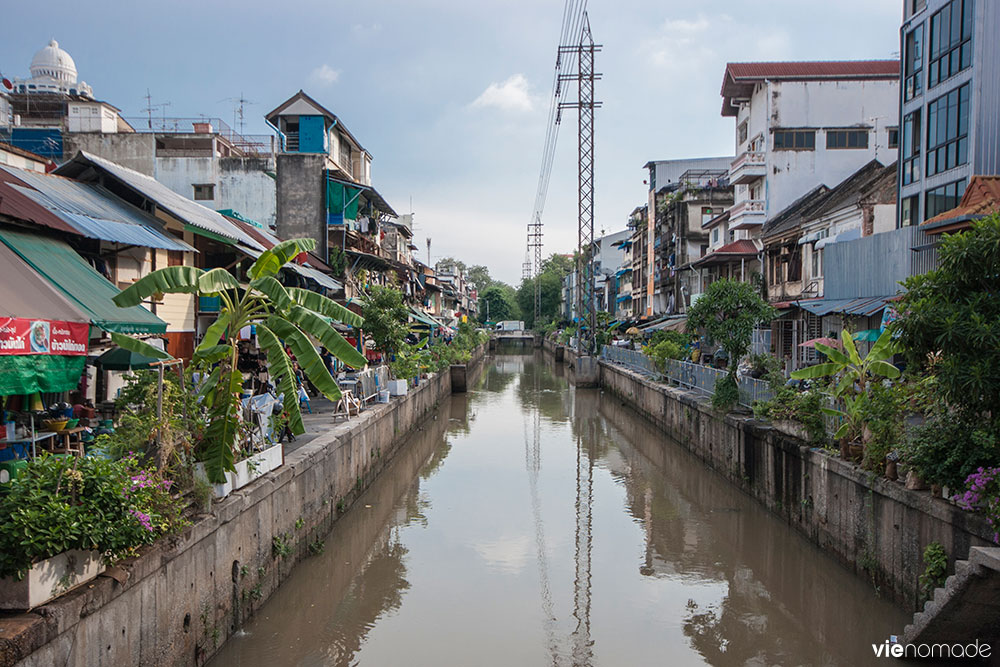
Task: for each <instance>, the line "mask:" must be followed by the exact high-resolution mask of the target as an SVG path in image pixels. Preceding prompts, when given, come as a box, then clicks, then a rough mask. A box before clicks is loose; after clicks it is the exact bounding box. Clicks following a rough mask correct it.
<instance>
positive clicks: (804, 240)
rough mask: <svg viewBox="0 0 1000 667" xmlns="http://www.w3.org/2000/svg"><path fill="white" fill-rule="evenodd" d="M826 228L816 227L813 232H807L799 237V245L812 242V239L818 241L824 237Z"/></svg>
mask: <svg viewBox="0 0 1000 667" xmlns="http://www.w3.org/2000/svg"><path fill="white" fill-rule="evenodd" d="M827 232H828V230H826V229H817V230H816V231H815V232H809V233H808V234H806V235H805V236H803V237H802V238H800V239H799V245H805V244H807V243H812V242H813V241H819V240H820V239H823V238H826V235H827Z"/></svg>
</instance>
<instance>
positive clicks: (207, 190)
mask: <svg viewBox="0 0 1000 667" xmlns="http://www.w3.org/2000/svg"><path fill="white" fill-rule="evenodd" d="M208 199H215V185H214V184H213V183H201V184H195V186H194V200H195V201H206V200H208Z"/></svg>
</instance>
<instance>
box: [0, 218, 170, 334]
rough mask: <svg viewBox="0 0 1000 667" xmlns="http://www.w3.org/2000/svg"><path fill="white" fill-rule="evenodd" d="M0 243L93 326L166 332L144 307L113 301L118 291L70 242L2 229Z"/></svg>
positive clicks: (120, 329) (160, 322)
mask: <svg viewBox="0 0 1000 667" xmlns="http://www.w3.org/2000/svg"><path fill="white" fill-rule="evenodd" d="M0 241H3V242H4V243H5V244H6V245H7V246H8V247H9V248H10V249H11V250H13V251H14V252H16V253H17V254H18V256H20V257H21V259H23V260H24V261H25V262H27V263H28V264H29V265H30V266H31V268H33V269H34V270H35V271H37V272H38V273H40V274H41V275H42V277H43V278H45V280H47V281H48V282H50V283H51V284H52V285H53V286H55V287H57V288H59V290H60V291H62V292H63V293H64V294H65V295H66V296H67V297H69V300H70V302H71V303H72V304H73V305H74V306H77V307H78V308H79V310H80V312H81V313H83V314H84V315H86V316H87V317H89V318H90V322H91V324H94V325H95V326H98V327H100V328H102V329H104V330H105V331H116V332H118V333H124V334H137V333H164V332H166V330H167V323H166V322H164V321H163V320H161V319H160V318H158V317H157V316H156V315H153V314H152V313H151V312H149V311H148V310H146V309H145V308H143V307H142V306H132V307H130V308H119V307H118V306H116V305H115V304H114V302H112V301H111V299H112V298H113V297H114V296H116V295H117V294H118V288H117V287H115V286H114V285H112V284H111V282H110V281H108V280H107V279H106V278H105V277H104V276H102V275H101V274H100V273H98V272H97V270H96V269H94V268H93V267H92V266H90V264H88V263H87V262H86V261H85V260H84V259H83V258H82V257H80V255H78V254H76V252H75V251H74V250H73V249H72V248H71V247H69V245H68V244H67V243H65V242H63V241H59V240H57V239H53V238H49V237H47V236H39V235H37V234H31V233H29V232H22V231H17V230H13V229H0Z"/></svg>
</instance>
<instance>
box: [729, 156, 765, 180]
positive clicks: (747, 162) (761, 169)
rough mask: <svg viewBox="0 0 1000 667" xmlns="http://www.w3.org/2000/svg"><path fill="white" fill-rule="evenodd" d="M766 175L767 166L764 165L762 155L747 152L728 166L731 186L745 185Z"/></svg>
mask: <svg viewBox="0 0 1000 667" xmlns="http://www.w3.org/2000/svg"><path fill="white" fill-rule="evenodd" d="M766 175H767V165H766V164H765V163H764V153H763V152H761V151H747V152H746V153H743V154H742V155H740V156H739V157H738V158H736V159H735V160H733V161H732V162H731V163H730V165H729V182H730V183H732V184H733V185H745V184H746V183H752V182H753V181H756V180H757V179H758V178H764V176H766Z"/></svg>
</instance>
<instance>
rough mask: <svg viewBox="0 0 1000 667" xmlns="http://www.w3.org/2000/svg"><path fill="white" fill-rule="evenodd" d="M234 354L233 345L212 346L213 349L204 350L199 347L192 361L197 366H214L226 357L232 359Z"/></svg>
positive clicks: (205, 348)
mask: <svg viewBox="0 0 1000 667" xmlns="http://www.w3.org/2000/svg"><path fill="white" fill-rule="evenodd" d="M232 354H233V346H232V345H212V346H211V347H204V348H203V347H201V346H200V345H199V346H198V349H197V350H195V351H194V356H193V357H192V361H194V362H195V363H196V364H202V363H204V364H214V363H216V362H218V361H222V360H223V359H225V358H226V357H231V356H232Z"/></svg>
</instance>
